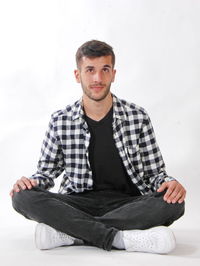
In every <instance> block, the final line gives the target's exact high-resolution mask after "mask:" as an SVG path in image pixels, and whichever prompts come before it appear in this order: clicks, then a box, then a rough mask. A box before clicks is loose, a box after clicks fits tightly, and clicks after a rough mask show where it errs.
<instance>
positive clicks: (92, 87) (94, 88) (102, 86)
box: [90, 84, 104, 91]
mask: <svg viewBox="0 0 200 266" xmlns="http://www.w3.org/2000/svg"><path fill="white" fill-rule="evenodd" d="M103 88H104V85H98V84H97V85H91V86H90V89H92V90H95V91H101V90H102V89H103Z"/></svg>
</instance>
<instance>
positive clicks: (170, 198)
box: [163, 181, 186, 203]
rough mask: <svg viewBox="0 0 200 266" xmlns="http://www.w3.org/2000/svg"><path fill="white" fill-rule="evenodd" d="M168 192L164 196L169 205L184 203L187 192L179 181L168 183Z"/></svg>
mask: <svg viewBox="0 0 200 266" xmlns="http://www.w3.org/2000/svg"><path fill="white" fill-rule="evenodd" d="M166 184H167V187H168V188H167V191H166V193H165V195H164V198H163V199H164V200H165V201H166V202H167V203H177V202H178V203H182V202H183V201H184V199H185V196H186V190H185V189H184V187H183V186H182V185H181V184H180V183H178V182H177V181H170V182H167V183H166Z"/></svg>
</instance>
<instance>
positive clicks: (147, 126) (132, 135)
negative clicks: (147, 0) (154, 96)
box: [30, 95, 174, 195]
mask: <svg viewBox="0 0 200 266" xmlns="http://www.w3.org/2000/svg"><path fill="white" fill-rule="evenodd" d="M112 96H113V125H112V126H113V138H114V141H115V144H116V147H117V149H118V151H119V155H120V157H121V159H122V162H123V164H124V166H125V169H126V171H127V173H128V175H129V177H130V179H131V180H132V182H133V183H134V184H135V185H136V186H137V188H138V189H139V191H140V192H141V194H142V195H144V194H149V193H152V192H154V191H156V190H157V188H158V187H159V186H160V185H161V184H162V183H163V182H164V181H171V180H174V178H172V177H169V176H168V175H167V173H166V171H165V164H164V161H163V158H162V155H161V153H160V150H159V147H158V145H157V143H156V139H155V135H154V131H153V127H152V125H151V121H150V118H149V116H148V114H147V113H146V111H145V110H144V109H143V108H141V107H139V106H137V105H135V104H133V103H128V102H127V101H125V100H120V99H119V98H117V97H116V96H114V95H112ZM89 143H90V132H89V129H88V126H87V123H86V121H85V119H84V111H83V108H82V100H79V101H77V102H75V103H74V104H73V105H71V106H67V107H66V109H64V110H59V111H57V112H55V113H53V114H52V116H51V120H50V123H49V128H48V130H47V132H46V135H45V139H44V141H43V145H42V149H41V157H40V159H39V162H38V170H37V172H36V173H35V174H34V175H32V176H31V177H30V178H34V179H36V180H37V181H38V186H40V187H43V188H45V189H50V188H51V187H53V186H54V179H55V178H57V177H58V176H60V175H61V174H62V173H63V171H64V175H63V178H62V182H61V185H60V189H59V193H67V194H70V193H72V192H77V193H78V192H83V191H84V190H92V189H93V179H92V171H91V167H90V162H89V154H88V147H89Z"/></svg>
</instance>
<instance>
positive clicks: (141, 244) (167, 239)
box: [123, 226, 176, 254]
mask: <svg viewBox="0 0 200 266" xmlns="http://www.w3.org/2000/svg"><path fill="white" fill-rule="evenodd" d="M123 240H124V244H125V249H126V250H127V251H139V252H150V253H158V254H167V253H169V252H171V251H172V250H173V249H174V248H175V246H176V240H175V236H174V234H173V232H172V231H171V230H170V229H169V228H168V227H164V226H158V227H154V228H151V229H147V230H125V231H123Z"/></svg>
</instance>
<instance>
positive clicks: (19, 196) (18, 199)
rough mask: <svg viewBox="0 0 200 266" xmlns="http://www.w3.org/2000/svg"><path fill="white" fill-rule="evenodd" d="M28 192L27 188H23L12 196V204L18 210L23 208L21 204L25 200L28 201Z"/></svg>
mask: <svg viewBox="0 0 200 266" xmlns="http://www.w3.org/2000/svg"><path fill="white" fill-rule="evenodd" d="M25 194H27V191H26V190H21V191H19V192H14V195H13V197H12V206H13V208H14V209H15V210H16V211H19V210H20V208H21V205H22V203H23V202H25V201H26V199H25V198H26V196H25Z"/></svg>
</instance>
